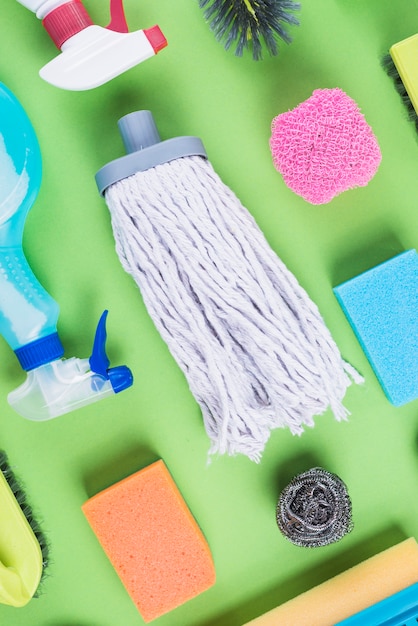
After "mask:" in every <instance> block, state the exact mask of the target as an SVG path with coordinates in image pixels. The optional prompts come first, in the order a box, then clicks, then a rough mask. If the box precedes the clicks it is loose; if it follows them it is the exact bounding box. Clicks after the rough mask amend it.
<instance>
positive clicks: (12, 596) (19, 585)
mask: <svg viewBox="0 0 418 626" xmlns="http://www.w3.org/2000/svg"><path fill="white" fill-rule="evenodd" d="M48 551H49V550H48V545H47V542H46V540H45V537H44V534H43V533H42V531H41V529H40V527H39V525H38V523H37V522H36V520H35V518H34V516H33V513H32V509H31V507H30V506H29V504H28V502H27V500H26V495H25V493H24V491H23V490H22V488H21V486H20V484H19V482H18V480H17V479H16V477H15V475H14V473H13V472H12V470H11V468H10V465H9V463H8V460H7V456H6V454H5V453H4V452H2V451H0V603H2V604H8V605H10V606H15V607H20V606H24V605H25V604H27V603H28V602H29V600H31V599H32V598H33V597H34V596H36V595H37V593H38V591H39V584H40V582H41V580H42V579H43V576H44V572H45V568H46V566H47V563H48Z"/></svg>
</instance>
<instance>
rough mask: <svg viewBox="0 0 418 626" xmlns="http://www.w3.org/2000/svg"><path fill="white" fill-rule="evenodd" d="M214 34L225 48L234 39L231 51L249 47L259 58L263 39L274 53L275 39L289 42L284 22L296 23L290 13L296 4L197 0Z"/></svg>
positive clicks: (284, 0)
mask: <svg viewBox="0 0 418 626" xmlns="http://www.w3.org/2000/svg"><path fill="white" fill-rule="evenodd" d="M199 5H200V7H201V8H202V9H204V10H205V12H204V15H205V18H206V19H207V20H208V22H209V25H210V28H211V29H212V30H213V31H214V33H215V36H216V38H217V39H218V40H219V41H223V42H224V46H225V48H226V49H227V50H228V49H229V48H230V47H231V46H232V44H233V43H234V42H236V49H235V54H236V55H237V56H242V54H243V52H244V49H245V48H251V49H252V55H253V59H254V60H255V61H258V60H260V59H262V49H263V43H264V45H265V47H266V48H267V50H268V52H269V53H270V54H271V55H272V56H275V55H277V53H278V45H277V40H278V39H281V40H283V41H284V42H286V43H290V42H291V37H290V35H289V34H288V32H287V30H286V28H285V26H286V25H296V26H297V25H298V24H299V20H298V19H297V18H296V17H295V15H294V13H295V12H296V11H298V10H299V9H300V4H299V3H298V2H294V1H293V0H199Z"/></svg>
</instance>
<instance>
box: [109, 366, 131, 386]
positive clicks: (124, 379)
mask: <svg viewBox="0 0 418 626" xmlns="http://www.w3.org/2000/svg"><path fill="white" fill-rule="evenodd" d="M107 375H108V377H109V380H110V383H111V385H112V388H113V391H114V392H115V393H119V392H120V391H124V390H125V389H128V387H131V385H132V384H133V382H134V379H133V376H132V372H131V370H130V369H129V367H127V366H126V365H118V366H117V367H111V368H110V369H109V370H107Z"/></svg>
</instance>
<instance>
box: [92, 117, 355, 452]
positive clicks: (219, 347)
mask: <svg viewBox="0 0 418 626" xmlns="http://www.w3.org/2000/svg"><path fill="white" fill-rule="evenodd" d="M119 129H120V132H121V134H122V139H123V141H124V144H125V148H126V150H127V152H128V154H127V155H126V156H124V157H121V158H119V159H116V160H115V161H112V162H111V163H108V164H107V165H105V166H104V167H103V168H102V169H101V170H100V171H99V172H98V173H97V174H96V183H97V185H98V188H99V191H100V193H102V194H103V195H104V196H105V199H106V203H107V205H108V207H109V210H110V215H111V222H112V228H113V233H114V237H115V242H116V251H117V253H118V256H119V258H120V261H121V263H122V266H123V267H124V269H125V270H126V271H127V272H128V273H130V274H131V275H132V276H133V278H134V279H135V281H136V283H137V285H138V287H139V289H140V291H141V294H142V297H143V299H144V302H145V305H146V307H147V310H148V312H149V314H150V316H151V317H152V319H153V321H154V323H155V325H156V327H157V329H158V331H159V332H160V334H161V336H162V338H163V339H164V341H165V342H166V343H167V345H168V348H169V350H170V351H171V353H172V355H173V356H174V358H175V360H176V361H177V363H178V365H179V366H180V368H181V369H182V371H183V372H184V375H185V377H186V379H187V381H188V384H189V387H190V390H191V392H192V394H193V395H194V397H195V399H196V400H197V402H198V403H199V405H200V407H201V410H202V415H203V420H204V425H205V428H206V431H207V434H208V436H209V438H210V441H211V446H210V454H215V453H218V454H225V453H227V454H229V455H235V454H237V453H241V454H245V455H247V456H248V457H249V458H250V459H252V460H254V461H256V462H258V461H259V460H260V458H261V455H262V452H263V450H264V447H265V444H266V442H267V440H268V439H269V436H270V432H271V430H272V429H275V428H284V427H288V428H289V429H290V431H291V432H292V433H293V434H297V435H300V434H301V433H302V432H303V429H304V426H313V425H314V419H313V418H314V416H316V415H320V414H322V413H324V412H325V411H326V410H327V409H328V408H330V409H331V410H332V411H333V413H334V415H335V418H336V419H337V420H339V421H340V420H343V419H346V418H347V416H348V415H349V412H348V410H347V409H346V408H345V407H344V406H343V404H342V400H343V397H344V395H345V392H346V389H347V387H348V386H349V385H350V384H351V383H352V382H353V381H354V382H355V383H360V382H362V380H363V379H362V378H361V376H360V375H359V374H358V373H357V372H356V371H355V369H354V368H353V367H352V366H350V365H349V364H348V363H346V362H344V361H343V359H342V357H341V355H340V352H339V350H338V348H337V346H336V344H335V343H334V341H333V339H332V337H331V334H330V332H329V330H328V329H327V327H326V326H325V323H324V321H323V319H322V317H321V315H320V313H319V311H318V308H317V307H316V305H315V304H314V303H313V302H312V301H311V300H310V298H309V297H308V295H307V294H306V292H305V291H304V290H303V289H302V287H301V286H300V285H299V283H298V281H297V280H296V278H295V276H294V275H293V274H292V273H291V272H290V271H289V270H288V269H287V268H286V266H285V265H284V263H283V262H282V261H281V260H280V259H279V258H278V257H277V255H276V254H275V253H274V252H273V250H272V249H271V248H270V247H269V245H268V243H267V241H266V239H265V237H264V235H263V234H262V232H261V230H260V229H259V228H258V226H257V225H256V222H255V220H254V219H253V218H252V216H251V215H250V213H249V212H248V211H247V210H246V209H245V208H244V207H243V206H242V205H241V203H240V201H239V200H238V198H237V197H236V196H235V195H234V193H233V192H232V191H231V190H230V189H229V188H228V187H227V186H226V185H225V184H224V183H223V182H222V181H221V179H220V177H219V176H218V175H217V173H216V172H215V171H214V169H213V167H212V165H211V164H210V162H209V161H208V159H207V156H206V153H205V150H204V147H203V145H202V143H201V141H200V140H199V139H198V138H196V137H177V138H174V139H169V140H167V141H161V140H160V136H159V134H158V130H157V128H156V126H155V123H154V120H153V117H152V115H151V113H150V112H149V111H138V112H135V113H131V114H129V115H127V116H125V117H123V118H122V119H121V120H119Z"/></svg>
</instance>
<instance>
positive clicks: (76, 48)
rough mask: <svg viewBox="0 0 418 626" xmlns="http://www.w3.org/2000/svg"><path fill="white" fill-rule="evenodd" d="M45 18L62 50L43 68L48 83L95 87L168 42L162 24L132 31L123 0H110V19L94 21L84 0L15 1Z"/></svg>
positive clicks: (152, 53) (71, 89)
mask: <svg viewBox="0 0 418 626" xmlns="http://www.w3.org/2000/svg"><path fill="white" fill-rule="evenodd" d="M17 1H18V2H19V3H20V4H23V5H24V6H25V7H26V8H28V9H30V10H31V11H33V12H34V13H35V14H36V16H37V17H38V18H39V19H40V20H42V24H43V26H44V27H45V29H46V31H47V32H48V34H49V35H50V37H51V38H52V40H53V41H54V43H55V44H56V46H57V48H58V49H60V50H61V54H59V55H58V56H57V57H55V59H53V60H52V61H50V62H49V63H47V64H46V65H45V66H44V67H43V68H42V69H41V70H40V72H39V74H40V76H41V78H43V79H44V80H45V81H46V82H48V83H51V84H52V85H55V86H56V87H61V88H62V89H68V90H70V91H83V90H86V89H92V88H93V87H98V86H99V85H103V84H104V83H106V82H108V81H109V80H111V79H112V78H114V77H115V76H119V74H122V73H123V72H125V71H126V70H128V69H130V68H131V67H134V66H135V65H138V64H139V63H141V62H142V61H145V59H148V58H150V57H152V56H154V55H155V54H157V52H159V51H160V50H162V49H163V48H165V46H166V45H167V40H166V38H165V37H164V35H163V33H162V32H161V30H160V28H159V26H152V27H151V28H148V29H145V30H137V31H135V32H132V33H130V32H128V25H127V23H126V19H125V15H124V11H123V3H122V0H110V16H111V21H110V24H109V25H108V26H106V27H105V28H104V27H102V26H97V25H95V24H93V22H92V20H91V18H90V16H89V15H88V13H87V11H86V9H85V7H84V5H83V4H82V2H81V0H17Z"/></svg>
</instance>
